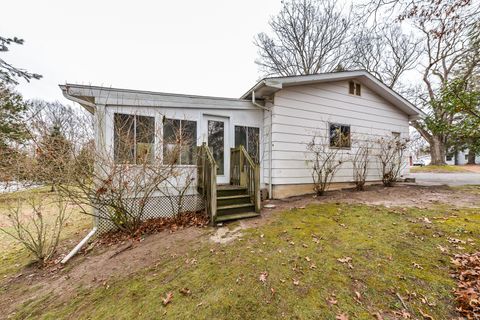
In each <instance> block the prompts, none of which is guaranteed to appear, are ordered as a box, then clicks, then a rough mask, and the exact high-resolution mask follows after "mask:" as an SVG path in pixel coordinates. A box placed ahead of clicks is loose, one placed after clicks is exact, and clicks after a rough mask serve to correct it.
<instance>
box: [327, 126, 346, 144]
mask: <svg viewBox="0 0 480 320" xmlns="http://www.w3.org/2000/svg"><path fill="white" fill-rule="evenodd" d="M330 147H334V148H350V126H347V125H343V124H334V123H332V124H330Z"/></svg>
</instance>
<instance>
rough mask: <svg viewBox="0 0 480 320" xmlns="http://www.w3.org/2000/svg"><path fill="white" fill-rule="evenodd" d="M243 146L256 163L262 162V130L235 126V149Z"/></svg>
mask: <svg viewBox="0 0 480 320" xmlns="http://www.w3.org/2000/svg"><path fill="white" fill-rule="evenodd" d="M240 145H243V146H244V147H245V149H246V150H247V152H248V154H249V155H250V156H251V157H252V159H253V160H254V161H255V162H257V163H258V162H259V161H260V150H259V149H260V129H259V128H255V127H247V126H235V148H238V147H239V146H240Z"/></svg>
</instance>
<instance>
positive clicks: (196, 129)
mask: <svg viewBox="0 0 480 320" xmlns="http://www.w3.org/2000/svg"><path fill="white" fill-rule="evenodd" d="M167 120H178V121H180V130H182V127H183V126H182V122H183V121H191V122H195V147H198V122H199V121H198V120H197V119H195V120H190V119H185V118H181V119H179V118H176V117H171V118H170V117H167V116H165V115H163V116H162V117H161V123H162V128H161V137H162V139H161V141H160V142H161V143H159V145H160V148H159V149H160V150H159V151H160V152H161V162H162V165H165V159H164V155H165V154H164V149H165V137H164V133H165V132H164V130H165V122H166V121H167ZM180 154H181V152H180ZM179 162H181V156H180V159H179ZM194 162H195V161H194ZM167 165H170V164H167ZM173 165H174V166H176V167H179V168H181V167H184V168H189V167H196V166H197V164H196V163H192V164H185V163H174V164H173Z"/></svg>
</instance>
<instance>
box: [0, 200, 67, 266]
mask: <svg viewBox="0 0 480 320" xmlns="http://www.w3.org/2000/svg"><path fill="white" fill-rule="evenodd" d="M47 206H49V207H52V206H53V207H54V209H53V212H48V214H47V213H46V211H47V210H49V211H51V209H47V208H46V207H47ZM25 207H26V208H27V209H28V210H27V212H25V210H24V209H25ZM9 209H10V213H9V215H8V218H9V220H10V222H11V229H10V228H8V227H0V231H2V232H4V233H5V234H7V235H9V236H10V237H12V238H13V239H15V240H16V241H18V242H19V243H20V244H21V245H22V246H24V247H25V248H26V249H27V250H28V251H29V252H30V253H31V254H33V255H34V256H35V259H36V260H37V261H38V262H40V263H41V264H44V263H45V262H47V261H48V260H49V259H51V258H52V257H53V255H54V254H55V251H56V249H57V246H58V243H59V241H60V235H61V233H62V230H63V227H64V226H65V221H66V219H67V204H66V203H65V202H64V201H63V200H62V198H61V197H60V196H59V195H55V196H54V198H53V200H52V199H51V197H45V196H43V197H40V198H38V197H33V198H29V199H24V200H19V201H18V202H17V204H16V205H15V206H11V207H10V208H9Z"/></svg>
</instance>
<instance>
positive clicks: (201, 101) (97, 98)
mask: <svg viewBox="0 0 480 320" xmlns="http://www.w3.org/2000/svg"><path fill="white" fill-rule="evenodd" d="M60 88H61V89H62V91H63V94H64V96H65V97H67V98H68V99H70V100H72V101H75V102H78V103H79V104H81V105H82V106H84V107H85V108H86V109H87V110H88V111H90V112H91V113H93V114H94V115H95V119H96V131H95V132H96V147H97V148H101V149H103V150H104V151H105V152H109V153H115V150H114V149H115V145H116V144H115V141H114V140H115V137H114V126H115V117H122V116H121V115H124V116H123V117H126V115H131V116H132V117H134V116H135V117H142V116H143V117H148V118H138V119H137V120H135V121H149V123H151V125H152V126H154V127H155V132H157V133H158V134H156V135H155V137H152V138H151V141H147V143H148V146H147V147H148V148H149V150H150V149H151V148H153V149H154V150H155V152H158V153H159V154H162V152H163V151H164V150H166V149H167V148H169V145H167V144H168V143H167V141H166V138H165V139H161V137H162V135H168V130H167V129H168V128H166V127H165V123H172V121H176V122H175V123H176V124H177V125H178V126H180V127H182V128H184V129H182V130H189V132H190V133H191V134H192V135H193V136H194V141H195V142H194V144H195V145H196V146H197V147H201V146H202V145H203V143H205V144H206V145H208V147H209V150H210V152H211V156H212V157H213V158H214V162H215V164H216V166H217V170H216V184H217V185H218V188H217V186H206V185H204V184H206V183H208V182H207V181H206V179H207V180H208V179H211V176H208V174H209V173H208V170H207V169H205V168H204V167H203V166H204V165H206V164H202V165H201V167H202V168H201V169H202V170H201V171H198V172H201V175H202V176H201V177H197V181H198V183H199V184H200V183H201V184H202V186H203V187H202V188H192V190H191V195H192V196H196V197H213V196H215V197H217V198H218V199H217V198H210V200H211V201H210V200H209V201H210V202H212V201H213V202H215V203H210V204H208V201H207V206H208V205H211V206H213V207H212V208H210V209H211V210H214V211H215V212H217V214H218V217H217V216H216V218H217V219H219V218H220V219H219V220H220V221H221V220H222V217H223V216H225V217H226V216H229V215H230V216H231V217H241V215H240V216H239V215H238V213H242V212H243V213H245V212H249V211H255V210H256V211H258V210H259V208H258V203H256V202H255V201H257V200H255V197H257V195H258V193H257V192H259V191H258V187H256V189H255V191H252V190H253V189H252V190H250V189H248V186H247V185H246V184H245V183H250V182H251V183H252V187H251V188H254V187H253V183H254V180H255V176H254V175H255V174H257V175H258V179H259V181H258V182H259V184H260V188H263V189H264V190H267V191H268V194H269V197H270V198H284V197H288V196H293V195H299V194H305V193H311V192H312V177H311V168H310V167H309V163H308V162H307V161H306V160H308V158H309V154H308V152H307V150H306V146H307V144H308V142H309V141H311V139H312V137H313V136H314V135H320V136H322V137H324V138H326V139H327V141H330V144H331V147H341V148H342V152H343V153H345V154H348V153H351V152H352V150H353V149H354V148H355V143H354V142H355V141H356V140H361V139H365V138H369V139H376V138H380V137H392V136H396V137H404V138H408V135H409V122H410V121H411V120H414V119H417V118H418V117H419V116H421V115H422V112H421V111H420V110H419V109H418V108H416V107H415V106H414V105H412V104H411V103H410V102H408V101H407V100H405V99H404V98H403V97H402V96H400V95H399V94H398V93H396V92H395V91H393V90H392V89H390V88H388V87H387V86H386V85H385V84H383V83H382V82H381V81H380V80H378V79H377V78H375V77H374V76H372V75H371V74H370V73H368V72H366V71H346V72H334V73H325V74H315V75H307V76H292V77H275V78H265V79H262V80H261V81H259V82H258V83H257V84H255V85H254V86H253V87H252V88H251V89H249V90H248V91H247V92H246V93H244V94H243V95H242V96H241V97H240V98H239V99H230V98H218V97H206V96H193V95H183V94H169V93H160V92H148V91H140V90H126V89H115V88H106V87H96V86H86V85H76V84H66V85H61V86H60ZM116 115H117V116H116ZM132 119H133V118H132ZM132 121H134V120H132ZM338 130H339V131H341V132H342V133H343V134H344V135H346V136H347V137H348V141H347V142H346V143H345V145H341V146H340V145H336V144H335V141H334V139H333V137H332V136H331V134H332V133H334V132H336V131H338ZM162 141H163V142H162ZM143 142H144V143H145V141H143ZM240 145H243V146H244V148H245V150H246V152H247V153H248V154H249V156H250V157H249V156H246V155H244V157H246V158H249V159H247V160H252V159H253V160H254V161H258V162H259V165H258V170H257V171H258V172H257V171H255V170H254V169H251V172H250V171H249V172H250V173H249V174H250V176H247V175H245V176H244V178H242V179H243V180H245V179H247V180H248V181H250V182H245V181H243V182H242V183H240V182H239V181H240V180H241V179H240V178H239V176H238V175H239V173H238V170H240V172H243V170H244V169H245V167H246V166H247V165H248V164H249V162H248V161H247V162H245V161H246V160H242V161H244V162H241V164H238V161H239V160H238V159H239V158H237V156H238V153H235V152H234V151H233V150H231V148H236V147H239V146H240ZM193 147H194V146H192V148H191V149H188V150H186V151H185V156H182V159H180V161H179V163H178V165H181V166H185V168H187V169H188V168H189V169H190V170H192V171H194V172H197V170H198V169H199V168H197V166H198V165H199V162H196V160H195V159H194V156H193V153H194V151H193V150H194V148H193ZM237 151H238V150H237ZM205 152H206V153H208V150H207V151H205ZM234 158H235V159H234ZM245 163H246V164H245ZM405 163H406V164H407V158H405ZM405 168H406V169H405V170H408V166H407V165H405ZM245 170H246V169H245ZM255 172H256V173H255ZM352 175H353V171H352V165H351V164H349V163H345V165H343V166H342V167H341V169H340V170H339V172H338V174H337V175H336V176H335V178H334V182H335V183H348V182H351V181H352ZM237 180H238V181H237ZM368 180H369V181H378V180H380V174H379V168H378V166H377V165H376V163H375V162H374V161H372V165H371V168H370V171H369V174H368ZM232 183H233V184H242V186H241V187H242V188H244V189H248V190H246V191H245V193H244V194H243V197H244V198H245V199H246V200H247V201H246V202H249V203H243V204H242V202H241V201H240V200H238V199H240V198H241V197H242V194H238V193H235V192H233V191H231V190H232V188H230V189H228V188H225V187H223V186H222V185H228V184H232ZM205 186H206V187H208V188H216V189H215V194H214V195H211V194H208V192H207V193H205V190H204V187H205ZM200 189H201V191H200V193H199V192H198V191H197V190H200ZM233 189H235V188H233ZM238 189H240V188H238ZM229 190H230V191H229ZM254 193H255V194H254ZM235 197H237V198H235ZM257 198H258V197H257ZM212 199H213V200H212ZM245 199H244V200H245ZM249 200H251V201H249ZM222 201H223V202H222ZM242 206H243V207H242ZM242 208H243V209H242ZM233 213H235V214H237V215H234V216H232V214H233ZM223 220H227V218H224V219H223Z"/></svg>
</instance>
